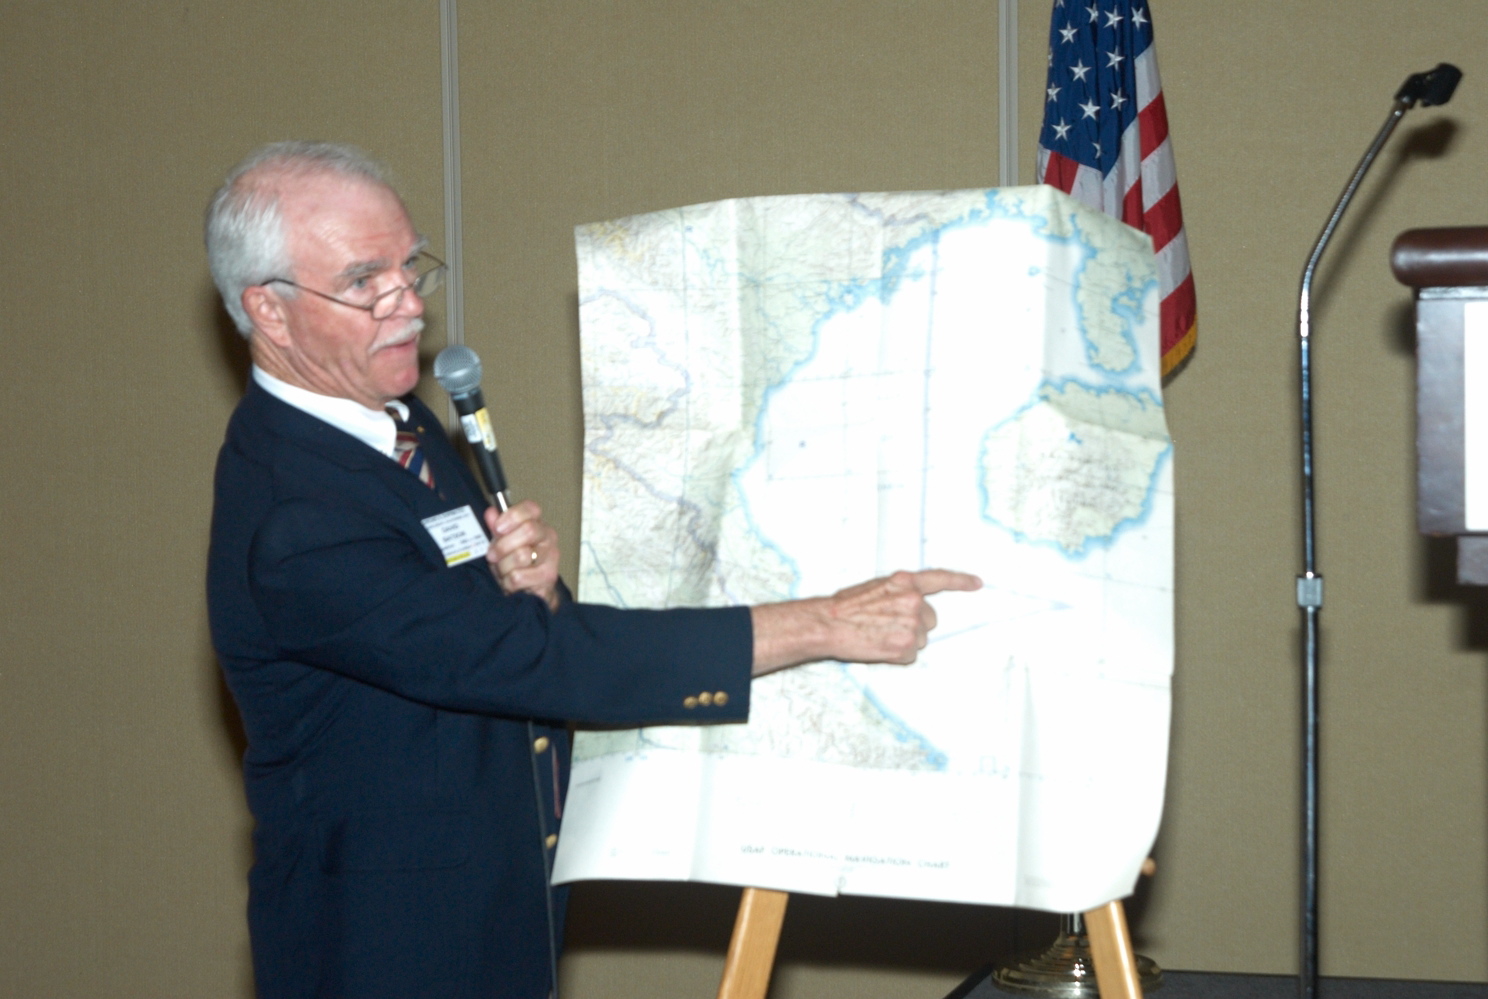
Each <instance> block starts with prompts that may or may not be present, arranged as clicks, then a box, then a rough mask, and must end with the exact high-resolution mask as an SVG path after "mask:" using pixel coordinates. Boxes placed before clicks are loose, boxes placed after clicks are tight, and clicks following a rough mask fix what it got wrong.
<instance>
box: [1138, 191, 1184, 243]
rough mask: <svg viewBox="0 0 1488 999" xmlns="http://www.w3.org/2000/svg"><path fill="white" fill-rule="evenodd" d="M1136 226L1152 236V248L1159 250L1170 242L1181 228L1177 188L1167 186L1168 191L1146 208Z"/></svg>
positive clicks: (1181, 209)
mask: <svg viewBox="0 0 1488 999" xmlns="http://www.w3.org/2000/svg"><path fill="white" fill-rule="evenodd" d="M1138 228H1140V229H1142V230H1143V231H1145V232H1146V233H1147V234H1148V235H1150V236H1151V237H1152V248H1153V249H1154V250H1161V249H1162V248H1163V247H1165V246H1167V245H1168V243H1170V242H1171V241H1172V239H1173V237H1174V236H1176V235H1178V231H1179V230H1180V229H1182V228H1183V207H1182V206H1181V205H1180V204H1179V202H1178V188H1177V186H1176V185H1175V186H1173V187H1170V188H1168V193H1167V194H1164V195H1163V196H1162V197H1161V198H1159V199H1158V200H1157V204H1155V205H1153V206H1152V207H1151V208H1149V209H1147V212H1146V214H1144V215H1143V216H1142V224H1141V225H1140V226H1138Z"/></svg>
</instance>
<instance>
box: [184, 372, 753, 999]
mask: <svg viewBox="0 0 1488 999" xmlns="http://www.w3.org/2000/svg"><path fill="white" fill-rule="evenodd" d="M405 401H406V402H407V403H408V405H409V407H410V409H411V410H412V416H411V420H412V422H414V423H416V424H418V425H420V426H421V427H423V428H426V430H427V431H428V432H427V433H425V434H424V442H423V447H424V451H425V455H426V457H427V460H428V461H429V462H430V464H431V466H432V468H433V472H434V477H435V482H436V485H437V487H438V488H437V491H436V490H431V489H429V488H428V487H427V486H425V485H424V484H422V483H421V482H419V481H418V479H417V478H416V477H415V476H414V475H412V474H411V473H409V472H408V471H406V470H405V469H403V468H401V467H400V466H398V465H397V464H396V463H395V462H393V461H391V460H390V459H388V458H387V457H385V456H384V455H382V454H379V453H378V452H377V451H376V450H374V449H373V448H370V447H368V446H367V445H366V444H364V443H362V442H361V441H358V440H356V439H355V438H353V437H351V436H350V435H348V434H346V433H344V432H342V431H340V430H338V429H336V428H334V427H332V426H330V425H329V424H327V423H325V422H323V421H321V420H319V419H317V418H315V417H313V416H310V415H308V414H306V413H304V412H302V411H300V410H298V409H295V408H294V407H292V406H289V405H287V404H286V403H284V402H282V401H281V400H279V399H277V398H275V397H274V396H273V395H271V394H270V393H268V392H266V391H264V390H263V389H262V388H260V387H259V386H258V385H257V384H256V383H252V382H250V385H249V388H248V392H247V394H246V395H245V396H244V398H243V400H242V402H241V403H240V404H239V406H238V408H237V410H236V412H235V413H234V414H233V417H232V421H231V422H230V424H229V426H228V430H227V437H226V441H225V442H224V444H223V447H222V451H221V453H220V455H219V457H218V464H217V478H216V505H215V508H214V511H213V516H212V544H211V554H210V558H209V564H208V572H207V589H208V603H209V608H210V617H211V626H212V639H213V644H214V645H215V647H216V650H217V654H218V657H219V660H220V662H221V665H222V669H223V671H224V673H225V675H226V678H227V684H228V686H229V688H230V689H231V690H232V694H233V697H234V699H235V700H236V701H237V705H238V709H239V711H240V712H241V714H242V717H243V726H244V729H245V731H246V732H247V737H248V749H247V752H246V753H245V755H244V760H243V777H244V785H245V787H246V791H247V798H248V804H249V808H250V809H251V811H252V813H253V816H254V818H255V820H256V827H255V829H254V834H253V843H254V864H253V869H252V872H251V873H250V875H249V904H248V919H249V931H250V936H251V939H252V946H253V964H254V974H255V977H256V981H257V988H258V994H259V995H260V996H262V997H264V999H280V997H294V999H300V997H311V996H317V997H338V999H362V997H382V996H386V997H389V999H394V997H396V999H414V997H436V996H437V997H441V999H447V997H476V996H483V997H484V996H503V997H504V996H511V997H520V999H538V997H541V996H545V995H547V994H548V992H549V990H550V988H551V981H550V973H549V965H550V960H549V946H550V941H551V940H552V939H553V938H554V936H555V933H561V921H562V908H563V893H562V892H558V891H551V892H550V889H549V888H548V883H547V876H546V871H547V868H548V864H549V862H550V857H551V851H552V849H553V845H554V843H555V842H556V833H557V831H558V819H559V817H560V813H561V802H562V796H563V789H564V782H565V780H566V776H567V748H568V737H567V732H566V729H565V722H566V721H576V722H580V723H598V724H623V725H636V724H642V723H650V722H663V721H694V722H720V721H738V720H742V719H743V718H745V717H746V715H747V713H748V704H749V666H750V660H751V658H752V644H751V642H752V639H751V630H750V621H749V611H748V609H747V608H741V607H735V608H723V609H714V610H685V609H684V610H667V611H644V610H618V609H615V608H610V607H600V606H594V605H585V604H578V603H573V602H566V603H565V604H564V605H563V606H562V607H561V608H560V609H559V610H558V611H557V612H556V613H551V612H549V610H548V607H547V605H546V604H545V603H543V601H542V600H540V599H538V598H537V597H534V596H531V595H529V594H518V595H515V596H507V595H505V594H503V593H502V592H501V590H500V588H499V587H498V585H497V584H496V581H495V580H494V579H493V577H492V575H491V573H490V571H489V569H488V568H487V566H486V563H485V560H484V559H477V560H475V561H473V562H468V563H466V564H464V565H460V566H456V567H453V568H447V567H446V565H445V561H444V557H443V555H442V553H441V552H440V549H439V547H438V545H437V544H436V543H435V542H434V540H433V538H432V537H431V536H430V535H429V533H428V531H427V530H426V529H425V528H424V526H423V524H422V523H421V522H422V521H423V520H424V519H425V518H428V517H431V516H433V515H435V514H439V513H442V512H445V511H447V510H451V509H457V508H459V507H461V506H465V505H469V506H470V507H471V508H472V510H473V511H474V512H475V513H476V515H477V517H478V516H479V515H480V512H481V510H482V509H483V508H484V507H485V505H486V504H485V502H484V499H483V495H482V493H481V492H480V490H479V488H478V486H477V485H476V483H475V480H474V479H473V477H472V476H471V475H470V472H469V470H468V469H467V467H466V466H465V464H464V462H463V461H462V460H461V459H460V457H459V455H458V454H457V452H456V451H455V450H454V448H453V446H452V445H451V444H450V442H449V441H448V440H447V439H446V438H445V436H444V434H443V430H442V427H441V425H440V423H439V422H438V420H436V419H435V418H434V416H433V414H432V413H431V412H430V411H429V410H428V409H427V408H426V407H425V406H424V405H423V404H422V403H420V402H419V401H418V400H417V399H416V398H414V397H412V396H410V397H409V398H408V399H406V400H405ZM705 691H706V692H709V693H712V694H715V695H716V694H717V693H718V692H723V693H726V694H727V695H728V696H727V697H723V698H720V697H717V696H714V697H711V698H707V699H705V700H708V701H710V702H711V703H710V704H697V698H696V695H698V694H700V693H702V692H705ZM689 699H690V700H689ZM684 701H686V702H687V703H691V704H696V705H697V706H695V707H692V708H687V707H685V706H684ZM720 701H722V702H723V704H721V705H720V703H719V702H720ZM555 928H556V929H555Z"/></svg>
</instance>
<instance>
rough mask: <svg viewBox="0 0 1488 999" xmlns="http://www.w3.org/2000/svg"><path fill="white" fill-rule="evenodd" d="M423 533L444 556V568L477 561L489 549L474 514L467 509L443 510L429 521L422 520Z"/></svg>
mask: <svg viewBox="0 0 1488 999" xmlns="http://www.w3.org/2000/svg"><path fill="white" fill-rule="evenodd" d="M423 525H424V529H425V530H426V531H428V532H429V537H431V538H433V539H434V543H435V544H436V545H438V546H439V550H440V551H441V552H443V553H444V564H445V565H446V566H455V565H460V564H462V563H465V562H469V561H470V560H471V559H475V558H480V557H482V556H483V555H485V554H486V549H487V548H489V547H490V546H491V539H490V538H488V537H486V532H485V531H484V530H483V529H482V528H481V525H480V521H478V520H476V519H475V511H473V510H471V509H470V507H469V505H466V506H462V507H460V508H458V509H456V510H446V511H445V512H444V513H441V514H436V515H435V516H433V517H425V518H424V520H423Z"/></svg>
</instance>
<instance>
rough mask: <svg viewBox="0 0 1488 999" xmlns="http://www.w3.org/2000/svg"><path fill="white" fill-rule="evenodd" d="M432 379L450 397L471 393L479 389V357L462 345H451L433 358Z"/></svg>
mask: <svg viewBox="0 0 1488 999" xmlns="http://www.w3.org/2000/svg"><path fill="white" fill-rule="evenodd" d="M434 377H435V378H436V379H438V380H439V384H441V385H443V386H444V390H445V391H446V392H448V393H449V394H450V395H464V394H465V393H467V392H473V391H475V390H476V389H478V388H480V380H481V362H480V357H479V356H477V355H476V353H475V351H473V350H471V349H470V348H469V347H467V346H465V345H464V344H459V343H457V344H451V345H450V346H448V347H446V348H444V349H443V350H441V351H440V352H439V356H438V357H436V358H434Z"/></svg>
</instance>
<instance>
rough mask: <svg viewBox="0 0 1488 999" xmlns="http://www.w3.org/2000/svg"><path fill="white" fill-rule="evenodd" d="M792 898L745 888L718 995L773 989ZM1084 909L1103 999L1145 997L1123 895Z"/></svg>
mask: <svg viewBox="0 0 1488 999" xmlns="http://www.w3.org/2000/svg"><path fill="white" fill-rule="evenodd" d="M789 900H790V894H789V893H788V892H783V891H774V890H771V889H768V888H745V889H744V895H743V897H742V898H740V899H739V915H738V917H737V918H736V919H735V920H734V935H733V938H732V939H731V940H729V949H728V958H727V959H726V960H725V961H724V964H723V981H722V982H720V983H719V986H718V999H765V993H766V992H768V991H769V989H770V972H771V971H772V970H773V969H774V967H775V948H776V946H777V945H778V944H779V943H780V927H781V924H783V923H784V922H785V903H786V902H788V901H789ZM1084 915H1085V931H1086V934H1087V935H1088V936H1089V938H1090V956H1091V959H1092V960H1093V961H1094V962H1095V982H1096V985H1097V987H1098V988H1099V989H1100V994H1101V999H1142V986H1141V984H1140V983H1139V982H1138V981H1137V958H1136V954H1135V953H1134V952H1133V951H1132V944H1131V933H1130V931H1129V930H1128V929H1127V926H1126V909H1125V908H1123V907H1122V905H1121V902H1120V900H1117V901H1115V902H1107V903H1106V904H1105V905H1103V906H1101V907H1100V908H1098V909H1091V910H1090V911H1089V912H1087V913H1085V914H1084Z"/></svg>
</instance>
